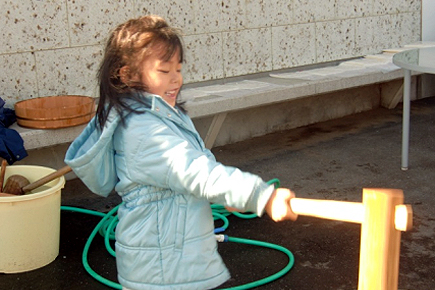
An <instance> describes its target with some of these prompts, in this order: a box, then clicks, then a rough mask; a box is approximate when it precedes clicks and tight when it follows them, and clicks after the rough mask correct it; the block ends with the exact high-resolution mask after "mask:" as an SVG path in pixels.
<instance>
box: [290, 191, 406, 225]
mask: <svg viewBox="0 0 435 290" xmlns="http://www.w3.org/2000/svg"><path fill="white" fill-rule="evenodd" d="M290 207H291V209H292V211H293V212H294V213H295V214H297V215H305V216H312V217H318V218H322V219H330V220H337V221H343V222H350V223H359V224H362V223H363V222H364V213H365V208H364V204H363V203H360V202H348V201H335V200H322V199H308V198H292V199H291V200H290ZM394 224H395V226H394V227H395V229H396V230H399V231H409V230H410V229H411V228H412V207H411V206H410V205H404V204H401V205H397V206H396V208H395V211H394Z"/></svg>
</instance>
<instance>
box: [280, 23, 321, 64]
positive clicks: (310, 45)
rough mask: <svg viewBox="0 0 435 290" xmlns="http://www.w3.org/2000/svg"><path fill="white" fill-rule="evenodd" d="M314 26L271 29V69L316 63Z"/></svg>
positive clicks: (301, 25)
mask: <svg viewBox="0 0 435 290" xmlns="http://www.w3.org/2000/svg"><path fill="white" fill-rule="evenodd" d="M314 31H315V24H314V23H309V24H295V25H290V26H282V27H273V28H272V55H273V69H274V70H276V69H283V68H287V67H295V66H301V65H307V64H313V63H315V62H316V39H315V34H314Z"/></svg>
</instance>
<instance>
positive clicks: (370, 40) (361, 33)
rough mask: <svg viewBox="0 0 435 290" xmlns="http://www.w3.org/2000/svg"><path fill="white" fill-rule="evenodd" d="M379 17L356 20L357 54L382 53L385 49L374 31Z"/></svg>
mask: <svg viewBox="0 0 435 290" xmlns="http://www.w3.org/2000/svg"><path fill="white" fill-rule="evenodd" d="M377 19H378V17H364V18H358V19H356V20H355V21H356V24H355V53H356V54H359V55H365V54H367V53H370V52H377V51H382V48H385V47H384V46H383V45H382V43H379V39H375V35H374V31H375V25H376V23H377Z"/></svg>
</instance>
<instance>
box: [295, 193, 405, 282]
mask: <svg viewBox="0 0 435 290" xmlns="http://www.w3.org/2000/svg"><path fill="white" fill-rule="evenodd" d="M403 201H404V197H403V191H402V190H400V189H382V188H365V189H363V200H362V203H358V202H345V201H333V200H315V199H305V198H293V199H291V200H290V206H291V208H292V211H293V212H294V213H295V214H297V215H305V216H313V217H318V218H323V219H331V220H338V221H344V222H351V223H359V224H361V245H360V260H359V274H358V290H373V289H376V290H397V289H398V280H399V257H400V236H401V233H400V232H401V231H408V230H410V229H411V228H412V207H411V206H410V205H404V204H403Z"/></svg>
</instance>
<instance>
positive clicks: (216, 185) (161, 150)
mask: <svg viewBox="0 0 435 290" xmlns="http://www.w3.org/2000/svg"><path fill="white" fill-rule="evenodd" d="M141 97H142V98H143V100H145V101H146V103H147V104H148V106H149V107H147V108H146V112H145V113H143V114H136V113H131V114H129V115H128V116H127V117H126V122H125V126H124V125H122V123H121V121H120V120H121V119H120V116H119V115H117V114H116V112H115V110H112V111H111V113H110V115H109V118H108V121H107V123H106V125H105V127H104V129H103V130H102V131H101V130H99V129H97V128H96V126H95V125H96V124H95V123H96V122H95V120H94V119H93V120H92V121H91V122H90V123H89V124H88V126H87V127H86V128H85V129H84V131H83V132H82V133H81V135H80V136H78V137H77V139H76V140H75V141H74V142H73V143H72V144H71V146H70V147H69V149H68V151H67V153H66V157H65V162H66V164H68V165H69V166H71V167H72V169H73V170H74V172H75V174H76V175H77V176H78V177H79V178H80V179H81V180H82V181H83V182H84V183H85V184H86V185H87V187H88V188H89V189H90V190H91V191H92V192H94V193H96V194H99V195H102V196H107V195H108V194H109V193H110V192H111V191H112V190H113V189H115V191H116V192H117V193H118V194H119V195H120V196H121V197H122V200H123V204H122V205H121V206H120V208H119V210H118V217H119V223H118V225H117V227H116V263H117V270H118V280H119V282H120V284H121V285H122V286H123V287H126V288H129V289H147V290H148V289H177V290H182V289H189V290H192V289H210V288H214V287H217V286H218V285H220V284H222V283H223V282H225V281H226V280H228V279H229V277H230V276H229V272H228V270H227V268H226V267H225V265H224V263H223V261H222V259H221V257H220V255H219V254H218V250H217V242H216V239H215V235H214V233H213V230H214V222H213V217H212V213H211V208H210V202H212V203H217V204H222V205H228V206H231V207H236V208H239V209H241V210H245V211H251V212H254V213H256V214H257V215H259V216H261V215H262V213H263V211H264V207H265V205H266V203H267V201H268V200H269V198H270V195H271V193H272V191H273V186H270V185H268V184H267V183H265V182H264V181H263V180H262V179H261V178H260V177H258V176H256V175H253V174H250V173H246V172H242V171H240V170H239V169H237V168H234V167H229V166H224V165H222V164H220V163H219V162H216V160H215V157H214V156H213V154H212V153H211V152H210V150H208V149H206V148H205V147H204V143H203V141H202V139H201V137H200V136H199V134H198V132H197V131H196V129H195V128H194V125H193V123H192V121H191V119H190V118H189V117H188V116H187V115H186V114H184V113H182V112H180V111H178V110H177V109H174V108H173V107H171V106H169V105H168V104H167V103H166V102H165V101H164V100H163V99H162V98H161V97H159V96H156V95H149V94H142V95H141Z"/></svg>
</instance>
